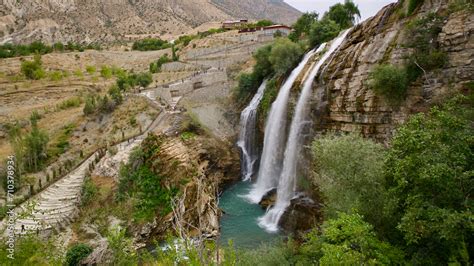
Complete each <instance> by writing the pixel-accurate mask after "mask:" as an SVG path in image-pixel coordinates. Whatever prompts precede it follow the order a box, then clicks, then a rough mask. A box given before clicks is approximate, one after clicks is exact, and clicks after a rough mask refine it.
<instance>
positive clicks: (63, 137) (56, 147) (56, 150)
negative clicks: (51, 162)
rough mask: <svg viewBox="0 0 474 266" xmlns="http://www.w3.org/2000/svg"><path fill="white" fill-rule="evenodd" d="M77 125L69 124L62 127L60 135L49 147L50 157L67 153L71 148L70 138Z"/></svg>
mask: <svg viewBox="0 0 474 266" xmlns="http://www.w3.org/2000/svg"><path fill="white" fill-rule="evenodd" d="M75 127H76V125H75V124H68V125H65V126H64V127H63V128H62V130H61V133H60V134H59V136H57V138H55V139H54V141H52V144H51V145H50V146H49V148H48V157H49V158H57V157H58V156H59V155H61V154H63V153H65V152H66V151H67V150H68V149H69V147H70V143H69V140H70V138H71V135H72V133H73V131H74V129H75Z"/></svg>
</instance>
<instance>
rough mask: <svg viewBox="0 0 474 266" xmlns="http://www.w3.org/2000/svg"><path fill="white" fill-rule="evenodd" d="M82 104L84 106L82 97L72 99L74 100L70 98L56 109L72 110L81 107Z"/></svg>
mask: <svg viewBox="0 0 474 266" xmlns="http://www.w3.org/2000/svg"><path fill="white" fill-rule="evenodd" d="M81 104H82V99H81V98H80V97H77V96H76V97H72V98H69V99H67V100H64V101H62V102H61V103H59V104H58V105H57V106H56V107H57V108H58V109H59V110H66V109H70V108H76V107H79V106H81Z"/></svg>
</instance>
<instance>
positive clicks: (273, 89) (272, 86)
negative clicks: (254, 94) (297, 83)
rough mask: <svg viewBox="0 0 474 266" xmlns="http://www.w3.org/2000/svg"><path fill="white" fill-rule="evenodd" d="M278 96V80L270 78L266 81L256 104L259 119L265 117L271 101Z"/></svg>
mask: <svg viewBox="0 0 474 266" xmlns="http://www.w3.org/2000/svg"><path fill="white" fill-rule="evenodd" d="M277 96H278V81H277V80H276V79H270V80H269V81H268V82H267V87H266V88H265V92H264V94H263V97H262V100H261V102H260V105H259V106H258V114H259V119H260V120H262V121H263V120H264V119H265V118H266V117H267V114H268V111H270V108H271V106H272V103H273V101H275V99H276V97H277Z"/></svg>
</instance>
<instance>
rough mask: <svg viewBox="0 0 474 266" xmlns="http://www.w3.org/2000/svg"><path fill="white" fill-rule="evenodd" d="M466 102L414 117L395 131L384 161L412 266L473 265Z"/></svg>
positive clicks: (471, 147) (473, 142) (472, 150)
mask: <svg viewBox="0 0 474 266" xmlns="http://www.w3.org/2000/svg"><path fill="white" fill-rule="evenodd" d="M469 97H470V98H469V99H470V101H466V98H464V97H457V98H455V99H454V100H452V101H449V102H448V103H447V104H446V105H444V106H442V107H434V108H433V109H432V110H431V111H430V112H429V114H426V115H425V114H417V115H415V116H413V117H412V118H411V119H410V120H409V121H408V122H407V123H406V124H405V125H404V126H403V127H401V128H400V129H399V130H398V131H397V134H396V136H395V137H394V139H393V141H392V148H391V149H390V152H389V153H388V156H387V159H386V163H385V165H386V166H385V175H386V178H387V181H388V184H389V185H390V191H391V194H392V195H393V197H392V199H393V202H391V204H390V205H389V206H390V207H391V208H392V210H393V217H394V218H393V219H394V220H396V221H398V226H397V229H398V230H400V232H401V233H402V234H403V237H404V240H405V243H404V245H406V252H407V253H408V255H409V256H410V257H411V258H412V263H414V264H420V265H421V264H422V265H433V264H448V263H456V264H461V265H467V264H472V258H473V257H474V237H473V236H474V216H473V214H472V209H473V207H474V206H473V203H474V201H473V199H472V195H471V193H472V191H473V189H474V178H473V173H474V169H473V166H474V156H473V155H474V137H473V136H474V134H473V133H474V132H473V131H474V130H473V127H472V123H473V117H474V116H473V114H474V112H473V106H474V105H473V101H472V98H473V97H472V92H471V93H470V96H469Z"/></svg>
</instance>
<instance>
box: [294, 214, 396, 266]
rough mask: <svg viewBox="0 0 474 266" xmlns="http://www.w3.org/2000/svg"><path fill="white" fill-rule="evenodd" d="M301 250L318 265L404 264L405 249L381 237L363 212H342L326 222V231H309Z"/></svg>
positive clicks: (309, 259) (324, 229) (323, 228)
mask: <svg viewBox="0 0 474 266" xmlns="http://www.w3.org/2000/svg"><path fill="white" fill-rule="evenodd" d="M301 253H302V254H303V257H304V258H306V259H307V260H308V262H313V263H314V262H318V263H317V264H318V265H395V264H403V253H402V252H401V251H400V250H398V249H397V248H395V247H393V246H391V245H390V244H388V243H386V242H382V241H380V240H379V239H378V238H377V236H376V235H375V233H374V232H373V227H372V226H371V225H370V224H369V223H367V222H365V221H364V219H363V216H361V215H359V214H351V215H349V214H345V213H340V214H339V217H338V218H337V219H330V220H327V221H326V222H324V224H323V226H322V233H320V232H319V231H318V230H316V229H314V230H313V231H312V232H311V233H309V234H308V235H307V240H306V242H305V243H304V244H303V245H302V247H301Z"/></svg>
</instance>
